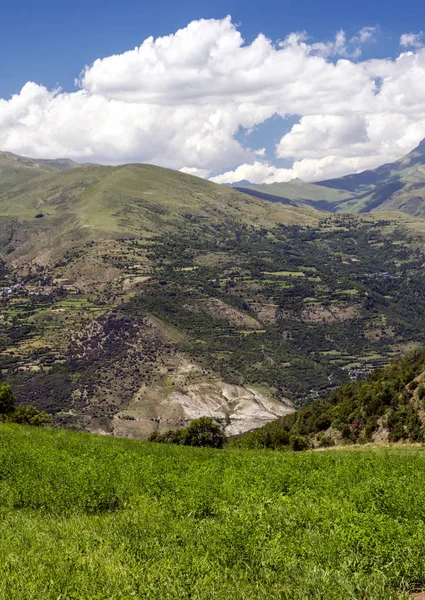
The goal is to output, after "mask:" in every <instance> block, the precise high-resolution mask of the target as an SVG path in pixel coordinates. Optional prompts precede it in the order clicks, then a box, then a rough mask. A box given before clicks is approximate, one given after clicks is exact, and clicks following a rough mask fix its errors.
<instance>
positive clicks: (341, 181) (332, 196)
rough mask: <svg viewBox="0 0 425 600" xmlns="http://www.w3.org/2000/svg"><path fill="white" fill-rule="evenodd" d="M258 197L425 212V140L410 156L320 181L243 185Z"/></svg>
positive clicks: (335, 208) (332, 207)
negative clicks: (360, 171)
mask: <svg viewBox="0 0 425 600" xmlns="http://www.w3.org/2000/svg"><path fill="white" fill-rule="evenodd" d="M236 187H237V189H239V190H240V191H241V192H244V193H247V194H252V195H254V196H256V197H260V198H264V199H268V200H273V201H275V202H282V203H283V204H289V205H292V206H299V207H312V208H316V209H318V210H326V211H330V212H339V213H354V214H361V213H370V212H375V211H402V212H405V213H407V214H410V215H414V216H416V217H424V216H425V140H424V141H423V142H421V144H419V146H418V147H417V148H415V149H414V150H413V151H412V152H410V153H409V154H408V155H407V156H405V157H403V158H401V159H400V160H397V161H395V162H393V163H389V164H386V165H383V166H381V167H378V168H377V169H372V170H368V171H363V172H362V173H356V174H354V175H347V176H345V177H340V178H338V179H329V180H325V181H319V182H317V183H305V182H303V181H290V182H288V183H272V184H262V185H243V186H238V185H237V184H236Z"/></svg>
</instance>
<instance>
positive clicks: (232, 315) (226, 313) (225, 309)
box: [186, 298, 261, 329]
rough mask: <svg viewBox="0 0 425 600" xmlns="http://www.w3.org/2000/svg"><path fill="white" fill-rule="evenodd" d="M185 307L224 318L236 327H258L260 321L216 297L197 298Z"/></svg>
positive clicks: (217, 317)
mask: <svg viewBox="0 0 425 600" xmlns="http://www.w3.org/2000/svg"><path fill="white" fill-rule="evenodd" d="M186 308H188V309H189V310H193V311H194V312H200V313H204V314H207V315H210V316H212V317H215V318H216V319H226V321H228V322H229V323H230V324H231V325H235V326H236V327H249V328H250V329H260V327H261V325H260V323H259V322H258V321H257V320H256V319H254V318H253V317H251V316H249V315H247V314H245V313H243V312H242V311H240V310H237V309H236V308H233V307H232V306H229V305H228V304H226V303H225V302H222V301H221V300H218V299H217V298H207V299H205V300H197V301H196V302H195V303H192V304H188V305H186Z"/></svg>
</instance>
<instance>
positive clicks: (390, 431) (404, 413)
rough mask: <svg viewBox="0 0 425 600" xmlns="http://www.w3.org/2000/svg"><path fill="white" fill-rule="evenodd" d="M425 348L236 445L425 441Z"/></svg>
mask: <svg viewBox="0 0 425 600" xmlns="http://www.w3.org/2000/svg"><path fill="white" fill-rule="evenodd" d="M424 406H425V350H423V349H416V350H413V351H411V352H410V353H408V354H407V355H406V356H405V357H403V358H402V359H398V360H396V361H394V362H392V363H391V364H390V365H389V366H388V367H386V368H385V369H377V370H375V371H373V372H372V373H371V374H370V375H369V376H368V377H367V379H366V380H365V381H362V382H359V381H357V382H352V383H349V384H348V385H345V386H343V387H340V388H338V389H336V390H335V391H334V393H333V394H332V395H331V396H329V397H328V398H325V399H321V400H318V401H317V402H315V403H314V404H312V405H311V406H308V407H304V408H301V409H300V410H299V411H298V412H297V413H295V414H291V415H288V416H286V417H282V418H280V419H277V420H276V421H274V422H273V423H270V424H267V425H265V426H264V427H262V428H261V429H257V430H256V431H252V432H249V433H247V434H244V435H242V436H240V437H239V438H238V439H237V440H236V441H235V445H238V446H243V447H250V448H262V447H263V448H264V447H267V448H274V449H278V448H284V447H285V446H287V447H289V446H291V447H292V448H293V449H295V450H301V449H306V448H308V447H326V446H333V445H335V444H350V443H365V442H399V441H410V442H423V441H424V440H425V412H424Z"/></svg>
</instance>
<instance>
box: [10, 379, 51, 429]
mask: <svg viewBox="0 0 425 600" xmlns="http://www.w3.org/2000/svg"><path fill="white" fill-rule="evenodd" d="M0 421H3V422H8V423H18V424H19V425H37V426H38V425H44V424H45V423H50V421H51V418H50V416H49V415H48V414H47V413H45V412H41V411H39V410H37V409H36V408H34V406H15V396H14V394H13V392H12V389H11V387H10V385H8V384H7V383H2V384H1V386H0Z"/></svg>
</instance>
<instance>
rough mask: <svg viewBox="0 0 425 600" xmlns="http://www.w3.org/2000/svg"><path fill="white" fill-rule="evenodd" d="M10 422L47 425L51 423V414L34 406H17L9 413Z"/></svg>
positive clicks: (8, 419)
mask: <svg viewBox="0 0 425 600" xmlns="http://www.w3.org/2000/svg"><path fill="white" fill-rule="evenodd" d="M7 421H8V422H9V423H17V424H19V425H36V426H39V425H45V424H47V423H51V421H52V419H51V417H50V415H48V414H47V413H45V412H42V411H40V410H37V409H36V408H34V406H17V407H16V408H15V410H14V411H13V412H12V413H11V414H10V415H8V418H7Z"/></svg>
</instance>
